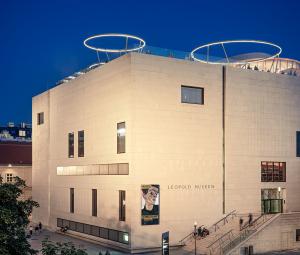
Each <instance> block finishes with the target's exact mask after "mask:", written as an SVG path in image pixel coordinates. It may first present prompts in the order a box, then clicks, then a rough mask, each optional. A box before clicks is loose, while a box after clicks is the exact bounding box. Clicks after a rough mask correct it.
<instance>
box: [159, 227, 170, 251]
mask: <svg viewBox="0 0 300 255" xmlns="http://www.w3.org/2000/svg"><path fill="white" fill-rule="evenodd" d="M161 239H162V252H161V253H162V255H169V231H168V232H165V233H162V237H161Z"/></svg>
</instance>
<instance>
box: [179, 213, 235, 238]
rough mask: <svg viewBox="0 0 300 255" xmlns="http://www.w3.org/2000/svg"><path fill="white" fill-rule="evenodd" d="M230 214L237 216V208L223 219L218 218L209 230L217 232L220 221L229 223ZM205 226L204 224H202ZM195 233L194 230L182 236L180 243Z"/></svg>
mask: <svg viewBox="0 0 300 255" xmlns="http://www.w3.org/2000/svg"><path fill="white" fill-rule="evenodd" d="M229 216H232V217H233V216H236V210H233V211H231V212H230V213H228V214H227V215H226V216H224V217H223V218H222V219H220V220H218V221H217V222H216V223H214V224H213V225H211V226H210V227H209V228H208V231H209V232H210V233H212V232H213V231H214V232H216V231H217V228H219V226H218V224H219V223H220V222H223V225H225V223H227V222H228V221H227V219H228V218H229ZM202 226H203V225H202ZM193 234H194V231H192V232H191V233H189V234H188V235H187V236H185V237H184V238H182V239H181V240H180V241H179V243H183V242H184V241H186V240H187V239H188V238H189V237H191V236H193Z"/></svg>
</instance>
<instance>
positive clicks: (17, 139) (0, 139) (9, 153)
mask: <svg viewBox="0 0 300 255" xmlns="http://www.w3.org/2000/svg"><path fill="white" fill-rule="evenodd" d="M0 176H1V178H2V181H3V182H13V181H14V177H16V176H18V177H20V178H22V179H23V180H25V182H26V185H27V186H28V187H26V188H25V190H24V192H23V196H22V198H30V197H31V188H32V183H31V180H32V145H31V125H29V124H25V123H21V124H20V125H18V126H16V125H15V124H14V123H8V125H7V126H1V127H0Z"/></svg>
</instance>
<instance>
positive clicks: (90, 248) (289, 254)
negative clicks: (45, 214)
mask: <svg viewBox="0 0 300 255" xmlns="http://www.w3.org/2000/svg"><path fill="white" fill-rule="evenodd" d="M45 238H49V240H51V241H54V242H73V243H74V244H76V246H77V247H78V248H82V249H85V250H86V252H87V253H88V254H89V255H99V252H100V251H101V252H102V253H103V254H105V252H106V251H107V250H109V252H110V254H111V255H125V254H128V253H124V252H119V251H116V250H113V249H108V248H106V247H103V246H101V245H99V244H95V243H92V242H89V241H85V240H81V239H78V238H75V237H71V236H67V235H62V234H59V233H56V232H50V231H48V230H43V231H42V233H40V234H38V233H37V234H33V236H32V237H31V238H30V239H29V242H30V243H31V246H32V248H34V249H36V250H40V249H41V247H42V245H41V243H42V240H44V239H45ZM40 254H41V253H40ZM148 254H150V253H148ZM160 254H161V252H157V253H151V255H160ZM170 254H172V255H191V254H194V252H188V251H184V249H182V248H179V249H178V248H177V249H171V250H170ZM263 255H300V250H289V251H280V252H270V253H264V254H263Z"/></svg>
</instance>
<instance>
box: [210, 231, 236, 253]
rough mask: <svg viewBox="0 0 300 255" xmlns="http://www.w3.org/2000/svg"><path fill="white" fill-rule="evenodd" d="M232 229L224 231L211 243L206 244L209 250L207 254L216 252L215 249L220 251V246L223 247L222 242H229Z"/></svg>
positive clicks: (231, 236) (231, 237)
mask: <svg viewBox="0 0 300 255" xmlns="http://www.w3.org/2000/svg"><path fill="white" fill-rule="evenodd" d="M232 231H233V229H231V230H229V231H228V232H226V233H225V234H224V235H222V236H221V237H219V238H218V239H217V240H215V241H214V242H213V243H211V244H210V245H209V246H207V249H208V250H209V254H216V250H218V251H219V253H220V251H221V248H222V247H223V244H224V243H230V242H231V240H232V239H233V233H232Z"/></svg>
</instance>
